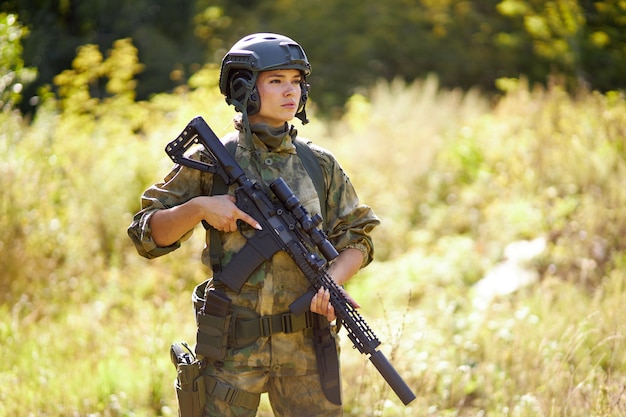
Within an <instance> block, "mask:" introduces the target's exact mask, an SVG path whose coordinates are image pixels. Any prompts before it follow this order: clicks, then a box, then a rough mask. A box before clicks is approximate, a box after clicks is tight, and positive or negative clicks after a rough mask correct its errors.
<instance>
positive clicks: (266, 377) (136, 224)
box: [129, 126, 379, 417]
mask: <svg viewBox="0 0 626 417" xmlns="http://www.w3.org/2000/svg"><path fill="white" fill-rule="evenodd" d="M269 130H270V129H268V128H267V127H266V128H265V129H263V128H262V127H260V126H253V127H252V131H253V133H254V134H253V135H252V137H251V138H249V139H247V138H246V135H244V134H243V133H241V132H234V134H236V135H237V134H238V135H239V145H238V147H237V150H236V154H235V158H236V160H237V162H238V163H239V164H240V165H241V167H242V168H243V170H244V171H245V172H246V175H247V176H248V177H249V178H250V179H252V180H253V181H256V182H259V183H260V184H262V185H263V186H265V188H266V191H268V195H270V196H273V193H272V192H271V191H269V186H268V184H269V183H271V182H272V181H273V180H274V179H276V178H278V177H282V178H283V179H284V180H285V181H286V182H287V184H288V185H289V186H290V187H291V189H292V190H293V191H294V193H295V195H297V196H298V198H299V199H300V201H301V203H302V205H303V206H304V207H305V208H306V209H307V211H308V212H309V213H310V214H311V215H312V214H314V213H320V201H319V198H318V194H317V192H316V188H315V186H314V185H313V182H312V180H311V178H310V177H309V176H308V174H307V171H306V169H305V167H304V165H303V164H302V162H301V160H300V158H298V157H297V155H296V150H295V146H294V145H293V142H292V137H291V136H290V135H294V137H295V135H296V134H297V132H296V131H295V129H293V127H292V128H291V130H290V131H289V132H286V129H285V130H284V131H283V133H281V134H279V135H276V134H275V133H274V134H271V133H268V131H269ZM268 141H272V143H273V144H275V145H277V146H275V147H273V148H269V147H268V146H267V145H266V142H268ZM311 147H312V148H313V151H314V154H315V155H316V156H317V158H318V160H319V162H320V165H321V167H322V171H323V174H324V180H325V184H326V188H327V191H328V192H327V196H328V197H327V200H328V201H326V202H324V203H325V204H326V217H327V218H326V219H325V221H324V229H325V231H326V233H327V235H328V238H329V240H330V241H331V242H332V243H333V245H335V247H336V248H337V250H338V251H339V252H341V251H342V250H344V249H346V248H356V249H358V250H360V251H361V252H362V253H363V259H364V261H363V265H362V266H365V265H367V264H368V263H369V262H370V261H371V260H372V256H373V245H372V241H371V238H370V237H369V232H370V231H371V230H372V229H373V228H374V227H375V226H376V225H377V224H378V223H379V220H378V218H377V217H376V216H375V215H374V213H373V212H372V210H371V209H370V208H369V207H367V206H364V205H360V204H359V201H358V197H357V195H356V192H355V190H354V188H353V186H352V184H351V182H350V180H349V178H348V177H347V175H346V174H345V173H344V172H343V170H342V169H341V167H340V165H339V163H338V162H337V161H336V159H335V158H334V157H333V156H332V154H331V153H330V152H328V151H327V150H324V149H323V148H321V147H318V146H315V145H311ZM193 157H195V158H203V156H202V155H201V154H198V153H197V154H195V155H194V156H193ZM211 181H212V174H208V173H203V172H201V171H198V170H194V169H190V168H187V167H183V166H179V165H177V166H175V167H174V169H173V170H172V171H171V172H170V173H169V174H168V175H167V177H166V178H165V182H163V183H159V184H155V185H153V186H152V187H151V188H149V189H148V190H146V191H145V193H144V194H143V196H142V210H141V211H140V212H139V213H137V214H136V215H135V217H134V219H133V223H132V224H131V226H130V227H129V235H130V236H131V238H132V239H133V241H134V243H135V245H136V246H137V249H138V251H139V253H140V254H141V255H143V256H145V257H148V258H152V257H156V256H161V255H164V254H166V253H168V252H170V251H173V250H175V249H177V248H178V247H179V246H180V244H181V242H182V241H184V240H185V239H186V238H188V237H189V235H190V234H191V233H192V232H191V231H189V232H188V233H187V234H186V235H185V236H183V238H181V239H180V241H179V242H176V243H175V244H173V245H171V246H169V247H165V248H163V247H158V246H156V244H155V243H154V241H153V240H152V237H151V232H150V227H149V219H150V217H151V215H152V214H153V213H154V212H155V211H157V210H159V209H164V208H170V207H173V206H176V205H179V204H182V203H184V202H186V201H188V200H190V199H191V198H193V197H196V196H200V195H206V194H207V193H208V190H209V189H210V186H211ZM233 191H234V188H231V189H230V190H229V193H230V194H233ZM206 239H207V245H206V247H205V249H204V251H203V254H202V261H203V263H204V264H205V265H206V266H207V267H209V268H211V263H210V258H209V253H208V247H209V242H208V240H209V233H207V238H206ZM221 239H222V243H223V250H224V261H223V264H224V265H227V264H228V261H229V260H230V258H231V257H232V255H233V254H234V253H236V252H237V251H239V250H240V249H241V247H242V246H243V245H244V243H245V238H244V237H243V236H242V235H241V234H240V233H239V232H232V233H221ZM210 285H213V283H210ZM309 287H310V285H309V282H308V281H307V279H306V278H305V277H304V276H303V274H302V273H301V271H300V270H299V269H298V267H297V266H296V265H295V263H294V262H293V261H292V259H291V258H290V257H289V256H288V255H287V254H286V253H285V252H278V253H277V254H275V255H274V257H273V258H272V259H271V261H268V262H265V263H263V264H262V265H261V266H260V267H259V268H257V270H256V271H255V272H254V273H253V274H252V275H251V276H250V277H249V279H248V281H247V282H246V283H245V284H244V286H243V288H242V290H241V292H240V293H239V294H236V293H234V292H232V291H230V290H228V288H226V287H224V288H223V289H224V291H226V294H227V295H228V296H229V297H230V298H231V299H232V300H233V304H234V305H237V306H241V307H246V308H249V309H251V310H254V311H255V312H256V313H258V314H259V315H261V316H264V315H274V314H278V313H285V312H288V311H289V308H288V306H289V304H290V303H291V302H293V301H294V300H295V299H296V298H298V297H299V296H300V295H302V294H303V293H304V292H306V291H307V289H308V288H309ZM206 372H207V373H208V374H210V375H213V376H216V378H218V379H220V380H221V381H223V382H226V383H229V384H231V385H233V386H236V387H238V388H240V389H243V390H246V391H249V392H258V393H260V392H268V393H269V395H270V401H271V403H272V407H273V408H274V411H275V413H276V415H287V414H286V412H287V411H288V412H289V415H291V416H299V417H300V416H306V415H315V416H321V415H329V416H330V415H332V416H338V415H341V406H337V405H334V404H332V403H330V402H329V401H327V400H326V399H325V397H324V394H323V393H322V392H321V388H320V383H319V373H318V370H317V362H316V357H315V352H314V349H313V343H312V330H311V329H305V330H303V331H300V332H297V333H291V334H285V333H277V334H273V335H272V336H270V337H260V338H258V339H257V340H256V341H255V342H253V343H252V344H251V345H249V346H247V347H244V348H242V349H238V350H234V349H231V350H230V351H229V354H228V356H227V357H226V359H225V360H224V361H223V362H219V363H215V364H209V366H208V367H207V370H206ZM297 407H300V409H297ZM281 410H282V411H281ZM325 410H326V411H325ZM325 412H327V414H324V413H325ZM205 415H211V416H217V415H220V416H221V415H232V416H254V415H255V411H254V410H248V409H245V408H241V407H234V406H230V405H228V404H226V403H223V402H221V401H217V400H216V401H211V400H209V401H208V404H207V407H206V408H205Z"/></svg>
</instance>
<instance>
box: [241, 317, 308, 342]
mask: <svg viewBox="0 0 626 417" xmlns="http://www.w3.org/2000/svg"><path fill="white" fill-rule="evenodd" d="M312 314H313V313H311V312H310V311H307V312H306V313H304V314H301V315H299V316H296V315H295V314H293V313H283V314H274V315H273V316H262V317H259V318H257V319H251V320H236V321H235V331H234V336H235V339H249V338H254V339H256V338H259V337H269V336H271V335H272V334H274V333H295V332H299V331H301V330H304V329H310V328H312V327H313V316H312Z"/></svg>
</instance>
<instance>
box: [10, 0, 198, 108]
mask: <svg viewBox="0 0 626 417" xmlns="http://www.w3.org/2000/svg"><path fill="white" fill-rule="evenodd" d="M0 11H7V12H12V13H17V14H18V16H19V20H20V21H21V22H22V24H23V25H25V26H27V27H28V28H29V31H30V35H29V36H28V38H26V39H25V41H24V54H23V59H24V61H25V63H26V64H27V65H31V66H35V67H37V68H38V69H39V74H38V78H37V80H36V82H35V86H34V87H33V88H31V89H29V90H28V92H27V94H29V95H36V90H35V88H36V87H37V86H41V85H44V84H52V79H53V78H54V76H55V75H56V74H59V73H60V72H61V71H63V70H65V69H68V68H70V67H71V63H72V60H73V59H74V57H75V56H76V53H77V49H78V47H79V46H81V45H85V44H93V45H97V46H98V47H99V48H100V49H102V50H105V49H109V48H111V46H112V45H113V42H114V41H115V40H117V39H123V38H132V39H133V43H134V44H135V45H136V46H137V48H138V50H139V59H140V61H141V62H144V63H145V69H144V71H143V72H142V73H141V74H140V76H139V77H138V86H137V95H138V97H139V98H146V97H148V96H149V95H150V94H151V93H154V92H161V91H167V90H169V89H171V88H172V87H174V86H176V85H180V84H184V83H185V82H186V78H187V77H188V76H189V72H191V71H190V70H189V68H190V67H193V68H195V66H194V64H201V63H202V62H203V61H204V53H205V48H204V47H203V46H202V45H201V44H200V42H199V41H198V40H197V38H196V37H195V36H194V34H193V32H194V25H193V18H194V15H195V1H194V0H182V1H181V0H159V1H158V2H154V1H151V0H133V1H125V0H107V1H78V0H59V1H47V0H19V1H18V0H5V1H3V2H2V3H1V4H0ZM23 109H24V110H30V109H29V108H28V107H25V108H23Z"/></svg>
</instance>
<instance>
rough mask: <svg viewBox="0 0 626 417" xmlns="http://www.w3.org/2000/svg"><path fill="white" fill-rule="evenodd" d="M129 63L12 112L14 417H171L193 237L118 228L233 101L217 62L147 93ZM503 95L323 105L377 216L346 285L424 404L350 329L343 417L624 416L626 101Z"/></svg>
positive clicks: (3, 410)
mask: <svg viewBox="0 0 626 417" xmlns="http://www.w3.org/2000/svg"><path fill="white" fill-rule="evenodd" d="M137 56H138V55H137V50H136V48H135V46H134V44H133V43H132V41H131V40H129V39H122V40H119V41H117V42H115V44H114V48H113V49H112V50H110V51H108V52H106V53H104V54H103V53H102V52H101V50H100V49H99V48H98V47H97V46H93V45H86V46H83V47H81V48H80V49H79V51H78V55H77V57H76V58H75V59H74V61H73V64H72V67H71V68H70V69H67V70H65V71H63V72H61V73H60V74H59V75H58V76H57V77H55V83H56V86H57V87H58V92H59V94H58V96H57V97H56V98H55V97H49V98H47V99H46V100H45V101H44V103H43V104H42V106H41V107H40V110H39V111H38V112H37V114H36V116H35V117H34V118H33V119H32V120H28V119H26V118H24V116H23V115H22V114H21V113H20V112H18V111H16V110H13V109H11V108H5V109H4V111H3V112H2V113H0V121H1V126H2V131H1V134H0V190H2V191H1V195H2V199H1V200H0V230H2V234H1V236H0V254H1V255H0V271H2V272H1V273H0V297H1V298H0V341H1V343H0V355H1V356H2V358H3V361H2V364H1V365H0V386H1V387H2V390H0V415H7V416H8V415H55V416H56V415H58V416H65V415H67V416H69V415H72V416H75V415H98V416H131V415H135V416H153V415H163V416H172V415H176V403H175V397H174V391H173V387H172V381H173V378H174V369H173V367H172V365H171V364H170V363H169V356H168V348H169V345H170V343H172V342H173V341H176V340H181V339H184V340H189V341H193V340H194V336H195V328H194V321H193V319H192V315H191V314H192V313H191V303H190V292H191V289H192V288H193V286H194V285H195V284H197V283H198V282H200V281H201V280H202V279H204V278H205V271H204V270H203V268H202V267H201V264H200V260H199V251H200V248H201V245H202V237H201V236H200V235H201V233H197V234H196V236H195V237H194V238H193V239H192V240H191V241H189V242H188V243H187V244H186V245H185V246H184V247H183V248H181V249H180V250H179V251H178V252H177V253H176V254H175V256H168V257H164V258H162V259H156V260H152V261H148V260H145V259H143V258H140V257H139V256H138V255H137V254H136V253H135V250H134V248H133V247H132V245H131V243H130V240H129V239H128V238H127V237H126V233H125V229H126V227H127V226H128V224H129V223H130V220H131V217H132V214H133V213H135V212H136V211H137V210H138V208H139V195H140V193H141V192H142V191H143V190H144V189H145V187H147V186H148V185H149V184H151V183H153V182H155V181H158V180H160V179H161V176H162V175H163V174H165V173H166V172H167V170H168V169H169V167H170V165H171V163H170V161H168V159H167V157H166V155H165V154H164V152H163V148H164V146H165V144H166V143H167V142H169V141H170V140H171V139H172V138H174V137H175V136H176V135H177V134H178V133H179V132H180V130H181V129H182V127H183V126H184V125H185V124H186V123H187V122H188V121H189V120H190V119H191V118H192V117H193V116H195V115H197V114H202V115H203V116H204V117H205V118H206V119H207V121H208V122H209V123H210V124H211V125H212V126H213V128H214V129H215V131H216V132H217V133H218V134H223V133H225V132H227V131H229V130H230V129H231V122H230V119H231V117H232V109H229V108H227V106H226V105H225V103H224V101H223V98H222V97H221V96H220V94H219V90H218V87H217V85H216V83H217V78H218V72H217V68H215V67H214V66H211V65H207V66H206V67H204V68H203V69H202V70H200V71H198V72H196V74H194V76H193V77H191V78H190V79H189V82H188V84H187V85H186V86H185V87H184V88H183V87H181V88H180V89H178V90H177V91H176V92H174V93H170V94H165V93H164V94H158V95H154V96H153V97H152V98H151V99H150V100H137V99H136V97H135V95H136V92H135V82H134V76H135V74H137V73H138V72H139V71H140V70H141V66H142V64H141V63H140V62H139V60H138V58H137ZM500 83H501V88H502V89H503V91H505V93H503V94H502V95H501V96H500V97H497V98H495V97H488V96H486V95H485V94H483V93H481V92H479V91H478V90H469V91H462V90H460V89H459V90H457V89H447V88H443V87H442V86H441V85H440V81H439V79H438V78H437V77H435V76H430V77H427V78H424V79H422V80H418V81H415V82H412V83H406V82H405V81H403V80H401V79H399V78H398V79H394V80H392V81H390V82H388V81H384V80H381V81H379V82H377V83H375V84H372V85H371V86H370V87H369V88H368V89H366V90H364V91H363V94H355V95H352V96H351V97H350V99H349V100H348V101H347V105H346V110H345V114H344V115H343V116H342V117H341V118H338V119H335V120H332V121H322V120H320V119H319V118H317V117H315V108H316V106H315V102H314V103H313V104H314V105H313V106H312V109H313V112H312V113H313V120H312V122H311V123H310V124H309V125H307V126H304V127H302V128H300V131H301V133H302V134H303V135H305V136H308V137H310V138H313V139H314V140H315V141H316V142H318V143H320V144H321V145H324V146H326V147H328V148H330V149H331V150H332V151H333V152H334V153H335V154H336V155H337V157H338V158H339V159H340V160H341V161H342V163H343V165H344V168H345V169H346V171H347V172H348V174H349V175H350V176H351V178H352V179H353V181H354V183H355V185H356V187H357V189H358V190H360V192H361V197H362V199H363V201H365V202H367V203H368V204H370V205H372V206H373V207H374V209H375V211H376V212H377V213H378V214H379V215H380V217H381V218H382V219H383V223H382V225H381V227H380V228H379V229H377V230H376V235H375V239H376V243H377V247H376V250H377V259H378V260H377V261H376V262H375V263H374V264H372V265H371V266H370V267H368V268H367V269H365V270H364V271H362V272H361V273H360V274H359V276H357V277H356V278H355V279H354V280H353V281H352V282H351V284H350V286H349V288H348V290H349V291H350V293H351V294H353V295H354V296H355V297H356V298H357V299H358V300H359V301H360V302H361V304H362V305H363V308H362V310H363V311H362V314H363V315H364V317H365V318H366V320H368V322H369V323H370V324H371V326H372V327H373V329H374V331H375V332H376V333H377V334H378V335H379V336H380V338H381V339H382V340H383V345H382V349H383V351H384V352H385V354H386V355H387V356H388V358H389V359H390V360H391V361H392V363H393V364H394V366H395V367H396V368H397V369H398V371H399V372H400V373H401V374H402V375H403V377H405V379H406V380H407V382H408V383H409V384H410V386H411V387H412V388H413V389H414V390H415V392H416V393H417V396H418V398H417V399H416V400H415V401H414V402H413V403H412V404H411V405H410V406H409V407H404V406H402V404H400V403H399V401H398V400H397V399H396V398H395V396H394V394H393V393H392V392H390V391H389V388H388V387H387V386H386V384H385V383H384V381H383V380H382V379H381V378H380V376H379V375H378V374H377V372H376V371H375V370H374V369H373V367H372V366H371V364H369V363H368V361H367V360H366V359H365V358H364V357H362V356H360V355H358V354H357V353H356V351H354V350H352V349H350V344H349V341H348V340H347V338H345V340H343V344H344V352H343V354H342V358H343V377H344V383H345V386H344V394H345V403H346V404H345V408H346V414H347V415H351V416H380V415H385V416H401V415H405V416H415V415H423V416H516V417H531V416H532V417H535V416H537V417H538V416H568V417H578V416H580V417H583V416H620V415H623V414H624V412H625V410H624V407H625V406H624V401H623V398H622V396H623V386H624V384H625V383H626V378H625V375H626V374H625V373H624V371H625V370H626V357H625V356H624V352H625V351H626V350H625V349H624V347H625V346H624V345H625V341H624V334H623V331H622V327H623V326H622V322H623V317H624V314H625V313H626V311H625V308H626V307H625V305H624V303H623V298H624V295H625V293H626V292H625V288H624V278H625V277H624V263H625V261H626V252H625V247H624V239H623V236H624V232H625V230H626V213H625V210H626V208H625V207H626V204H625V202H626V201H625V200H626V192H624V189H623V186H622V182H623V178H624V177H625V168H626V158H625V157H626V155H625V152H626V147H625V143H626V142H625V141H626V101H625V100H624V97H623V95H621V94H619V93H617V92H610V93H606V94H602V93H599V92H595V91H589V90H584V89H581V90H578V92H577V93H576V94H568V93H567V92H566V91H565V88H564V87H563V85H562V84H559V83H558V82H554V83H552V84H551V86H550V87H549V88H542V87H531V86H529V85H528V83H527V82H526V81H525V80H524V79H523V78H522V79H503V80H501V81H500ZM95 85H98V86H99V88H102V89H104V91H105V92H106V94H105V95H104V96H103V97H100V95H99V94H97V93H96V92H94V89H93V87H94V86H95ZM535 238H545V239H546V242H547V247H546V250H545V251H544V252H543V253H542V254H541V256H540V257H538V258H534V259H532V260H531V261H530V263H529V264H527V265H525V266H526V267H528V268H531V269H532V270H535V271H539V273H540V277H541V279H540V280H539V281H538V282H536V283H534V284H533V285H531V286H529V287H525V288H523V289H522V290H520V291H518V292H516V293H514V294H510V295H507V296H500V297H496V298H495V299H493V300H492V301H491V303H489V304H486V305H481V304H477V303H476V293H475V286H474V284H475V283H476V282H478V281H479V280H480V279H481V277H483V276H484V275H485V274H486V273H487V272H488V271H489V270H490V269H491V268H492V267H493V266H494V265H496V264H498V262H500V261H501V260H502V259H503V257H504V255H503V252H504V248H505V247H506V245H507V244H509V243H510V242H513V241H518V240H520V239H535ZM270 413H271V412H270V411H269V405H268V404H267V401H266V399H264V401H263V403H262V406H261V411H260V413H259V415H261V416H267V415H271V414H270Z"/></svg>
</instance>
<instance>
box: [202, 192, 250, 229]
mask: <svg viewBox="0 0 626 417" xmlns="http://www.w3.org/2000/svg"><path fill="white" fill-rule="evenodd" d="M194 200H196V201H195V204H199V205H200V207H201V209H202V212H203V213H204V214H203V216H202V217H203V220H205V221H206V222H207V223H209V224H210V225H211V226H213V227H214V228H215V229H217V230H219V231H221V232H234V231H236V230H237V220H242V221H244V222H246V223H248V224H249V225H250V226H252V227H253V228H255V229H257V230H261V225H260V224H259V223H258V222H257V221H256V220H255V219H254V218H253V217H252V216H250V215H249V214H248V213H246V212H244V211H242V210H241V209H239V207H237V205H236V204H235V203H236V201H237V200H236V199H235V197H233V196H232V195H214V196H210V197H209V196H201V197H196V198H194Z"/></svg>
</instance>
